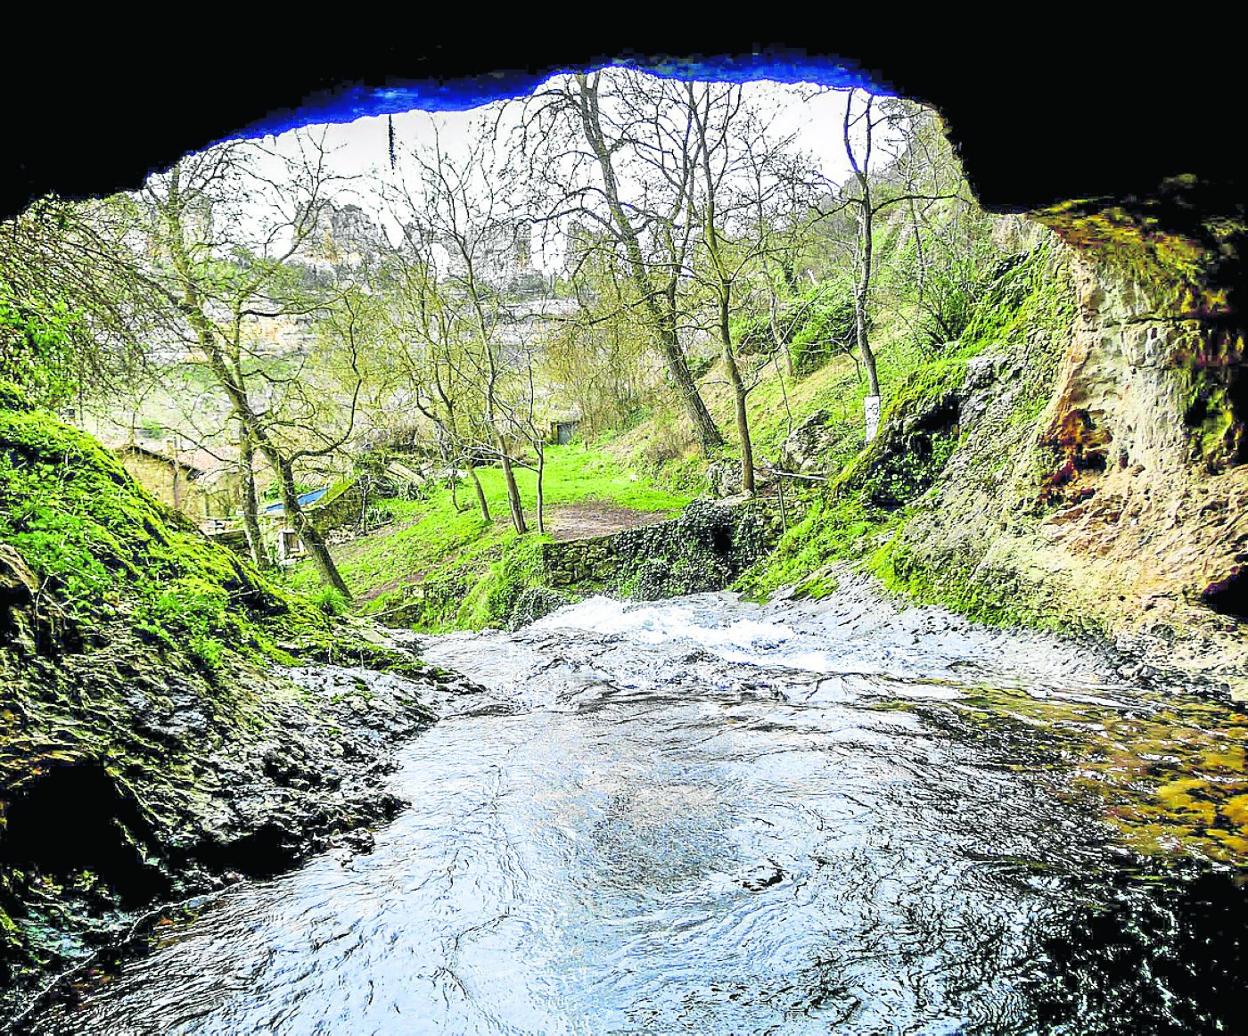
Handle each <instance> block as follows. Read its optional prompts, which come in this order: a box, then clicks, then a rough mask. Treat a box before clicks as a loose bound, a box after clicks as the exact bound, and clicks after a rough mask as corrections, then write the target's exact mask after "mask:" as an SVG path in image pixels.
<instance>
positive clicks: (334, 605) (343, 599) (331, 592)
mask: <svg viewBox="0 0 1248 1036" xmlns="http://www.w3.org/2000/svg"><path fill="white" fill-rule="evenodd" d="M309 596H310V597H311V599H312V603H313V604H314V605H316V607H317V608H319V609H320V610H321V611H322V612H324V613H325V614H326V615H345V614H346V612H347V609H348V608H350V607H351V602H350V601H348V600H347V595H346V594H344V593H343V592H342V591H341V590H339V589H338V588H337V587H336V586H322V587H318V588H317V589H316V590H314V591H312V593H311V594H310V595H309Z"/></svg>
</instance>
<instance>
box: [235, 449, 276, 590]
mask: <svg viewBox="0 0 1248 1036" xmlns="http://www.w3.org/2000/svg"><path fill="white" fill-rule="evenodd" d="M238 448H239V467H240V468H241V469H242V474H243V531H244V532H245V533H246V534H247V550H248V553H250V554H251V561H252V564H254V565H255V566H256V568H259V569H262V570H263V569H266V568H268V567H269V555H268V552H267V551H266V550H265V549H264V537H263V536H262V535H261V533H260V502H259V500H258V499H257V496H256V468H255V460H256V448H255V445H254V444H253V443H252V441H251V436H250V435H248V434H247V433H246V432H244V433H243V435H242V437H241V439H240V441H239V444H238Z"/></svg>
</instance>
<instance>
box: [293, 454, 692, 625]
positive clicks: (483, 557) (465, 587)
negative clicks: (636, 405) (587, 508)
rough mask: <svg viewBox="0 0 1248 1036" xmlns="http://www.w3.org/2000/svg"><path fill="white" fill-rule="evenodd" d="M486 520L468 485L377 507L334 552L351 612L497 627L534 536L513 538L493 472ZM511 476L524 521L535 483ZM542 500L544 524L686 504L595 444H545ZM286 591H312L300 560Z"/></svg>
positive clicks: (528, 570)
mask: <svg viewBox="0 0 1248 1036" xmlns="http://www.w3.org/2000/svg"><path fill="white" fill-rule="evenodd" d="M478 475H479V477H480V479H481V483H482V486H483V488H484V489H485V493H486V499H487V501H488V503H489V507H490V514H491V517H492V518H493V521H492V522H490V523H488V524H487V523H486V522H485V521H484V520H482V518H481V512H480V510H479V509H478V508H477V505H476V499H475V495H474V493H473V490H472V488H471V486H461V487H460V489H459V494H458V496H459V505H460V507H461V508H462V510H456V508H455V506H454V504H453V503H452V500H451V493H450V490H449V489H447V488H446V487H444V486H439V487H436V488H435V489H433V490H432V491H431V492H430V494H429V496H428V497H427V498H425V499H421V500H412V501H408V500H387V501H384V502H383V503H382V507H383V508H384V509H385V510H386V511H387V512H389V514H390V516H391V517H392V519H393V522H392V523H391V524H390V525H387V526H385V527H383V528H382V529H381V530H379V531H378V532H376V533H373V534H371V535H368V536H364V537H361V538H360V539H357V540H355V541H353V542H351V543H348V544H345V545H343V546H341V547H337V548H335V550H334V557H335V560H336V561H337V563H338V567H339V569H340V571H341V572H342V575H343V577H344V578H345V579H346V581H347V585H348V586H349V587H350V588H351V591H352V593H353V594H355V595H356V597H357V600H358V606H359V609H360V611H361V612H363V613H364V614H367V615H378V616H382V617H384V618H385V619H386V620H387V621H390V622H393V623H400V624H407V625H411V626H413V627H415V628H419V629H429V630H443V629H450V628H465V629H479V628H481V627H483V626H486V625H490V624H492V623H497V622H500V621H502V620H504V619H505V618H506V617H507V615H508V614H509V612H510V609H511V606H512V604H513V603H514V599H515V597H516V596H517V595H518V593H519V592H520V590H522V589H524V588H525V587H526V586H529V585H531V584H532V583H533V581H534V580H535V578H536V572H535V570H534V564H535V561H536V552H537V548H538V544H540V543H541V542H542V540H543V537H540V536H538V535H537V533H536V531H534V532H531V533H530V534H529V535H527V536H525V537H523V538H522V537H518V536H517V535H516V533H515V531H514V530H513V529H512V527H511V524H510V521H509V518H508V512H507V497H506V489H505V487H504V484H503V474H502V471H501V470H499V469H497V468H482V469H480V470H479V472H478ZM516 479H517V482H518V484H519V487H520V495H521V499H522V501H523V503H524V506H525V512H526V515H527V517H528V519H529V521H530V523H531V524H533V523H534V522H535V519H534V513H535V510H536V506H537V477H536V475H535V474H534V473H533V472H531V471H526V470H518V471H517V473H516ZM544 495H545V499H546V513H547V520H548V523H552V524H554V523H557V522H558V520H559V510H560V508H561V507H567V506H569V505H575V504H586V503H589V502H597V503H604V504H610V505H612V506H614V507H616V508H620V509H623V510H626V511H632V512H637V513H639V514H661V515H663V516H668V515H674V514H676V513H678V512H679V511H680V510H681V509H682V508H683V507H684V506H685V505H686V504H687V503H688V502H689V501H690V500H691V499H692V498H693V494H692V493H690V492H688V491H680V490H673V489H665V488H662V487H660V486H659V485H657V484H656V483H655V482H654V480H653V479H651V478H649V477H646V476H644V475H640V474H637V473H636V472H634V471H630V470H629V468H628V467H627V466H626V465H625V464H624V463H623V462H622V461H621V459H619V458H618V457H616V456H614V455H612V454H611V453H609V452H608V451H606V450H605V449H602V448H600V447H588V446H584V445H580V444H572V445H568V446H551V447H549V448H548V449H547V453H546V472H545V477H544ZM289 581H290V584H291V585H292V586H294V587H296V588H299V589H307V590H313V589H315V588H316V586H317V584H318V576H317V574H316V571H315V570H314V569H313V568H312V566H311V564H310V563H307V562H304V563H302V564H301V565H299V566H298V567H296V568H295V569H294V570H292V572H291V573H290V578H289Z"/></svg>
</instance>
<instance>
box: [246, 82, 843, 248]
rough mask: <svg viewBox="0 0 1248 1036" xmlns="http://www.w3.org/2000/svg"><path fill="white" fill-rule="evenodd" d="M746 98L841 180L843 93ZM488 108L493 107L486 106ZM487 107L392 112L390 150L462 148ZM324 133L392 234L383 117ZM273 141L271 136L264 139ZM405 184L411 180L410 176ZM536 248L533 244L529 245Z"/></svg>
mask: <svg viewBox="0 0 1248 1036" xmlns="http://www.w3.org/2000/svg"><path fill="white" fill-rule="evenodd" d="M744 91H745V95H746V98H747V101H755V102H758V103H760V104H765V105H768V106H769V107H774V109H775V110H776V112H777V114H776V118H775V120H774V121H773V123H772V126H773V128H774V130H775V131H776V133H777V135H780V136H783V135H787V134H789V133H796V134H797V146H798V147H799V148H800V149H801V150H803V151H806V152H808V153H809V154H811V155H813V156H814V157H815V158H816V160H817V161H818V163H819V165H820V167H821V168H822V170H823V172H824V175H826V176H827V177H828V178H829V179H830V180H832V181H834V182H837V183H839V182H841V181H842V180H844V179H845V178H846V177H847V176H848V175H849V172H850V168H849V163H848V161H847V159H846V157H845V152H844V147H843V144H842V140H841V120H842V118H843V116H844V112H845V98H846V94H845V93H844V92H837V91H829V90H821V89H820V88H818V87H815V86H811V85H805V84H796V85H794V84H780V83H774V82H766V81H762V82H756V83H747V84H745V86H744ZM489 107H493V106H489ZM486 110H487V109H485V108H476V109H472V110H470V111H462V112H433V113H430V112H423V111H411V112H406V113H403V114H400V115H394V116H392V117H391V118H392V119H393V124H394V134H395V150H396V153H397V156H398V161H399V164H400V171H401V167H402V156H403V154H404V153H405V152H409V151H410V150H411V149H412V148H413V146H414V145H421V144H426V143H432V141H433V137H434V133H435V128H436V132H437V134H438V137H439V139H440V142H441V145H442V148H443V150H444V151H446V152H448V153H451V154H454V153H455V152H456V151H462V149H463V148H464V147H465V146H466V145H467V142H468V141H469V140H470V139H471V134H472V133H473V129H474V125H475V124H476V123H477V120H478V119H480V118H481V115H482V113H483V112H484V111H486ZM322 129H323V130H324V132H325V141H326V145H327V147H328V148H329V149H330V150H331V151H332V157H331V160H330V164H331V166H332V168H333V170H334V171H335V172H337V173H339V174H341V175H344V176H358V177H360V178H361V179H360V180H359V181H358V186H357V187H356V189H355V193H356V195H357V197H356V198H355V199H354V200H356V201H357V203H358V204H360V205H361V206H362V207H363V208H364V209H366V210H367V211H369V213H370V214H371V215H372V216H373V218H374V219H376V220H377V222H378V223H379V224H380V225H382V226H383V227H385V228H386V229H387V231H388V232H390V233H391V234H392V235H394V232H395V231H396V230H397V227H396V225H395V222H394V221H393V220H392V219H390V218H389V217H388V215H387V212H386V206H385V205H384V204H383V203H382V202H381V201H380V199H379V198H378V197H377V195H376V193H375V188H373V187H370V186H369V181H370V178H372V177H374V176H381V177H382V178H392V177H394V176H395V175H396V174H395V173H394V172H392V171H391V169H390V146H389V141H390V136H389V120H388V119H387V117H386V116H369V117H365V118H362V119H357V120H356V121H355V122H351V123H345V124H337V125H327V126H323V127H315V126H314V127H308V128H307V130H305V131H304V132H307V131H308V130H312V131H314V132H319V131H320V130H322ZM294 133H295V131H291V132H289V133H285V134H282V135H281V136H279V137H277V138H276V141H277V146H278V148H279V149H281V150H286V149H287V148H290V149H291V150H293V140H294ZM269 139H270V140H272V139H273V138H269ZM409 182H410V179H409ZM534 244H535V248H536V246H537V242H535V243H534ZM534 261H535V262H536V263H537V264H538V265H540V266H545V267H546V268H547V269H548V270H549V269H552V268H554V267H555V266H556V265H557V264H558V262H559V258H558V257H557V256H554V255H546V256H542V255H540V254H535V255H534Z"/></svg>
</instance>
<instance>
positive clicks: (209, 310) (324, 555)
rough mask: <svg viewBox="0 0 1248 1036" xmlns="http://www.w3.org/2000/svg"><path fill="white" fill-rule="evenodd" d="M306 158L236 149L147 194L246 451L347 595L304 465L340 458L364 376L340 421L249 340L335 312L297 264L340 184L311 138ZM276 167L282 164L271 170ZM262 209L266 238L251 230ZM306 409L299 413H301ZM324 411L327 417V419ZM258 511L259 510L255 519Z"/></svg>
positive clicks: (163, 248)
mask: <svg viewBox="0 0 1248 1036" xmlns="http://www.w3.org/2000/svg"><path fill="white" fill-rule="evenodd" d="M298 147H299V150H298V154H297V155H295V156H294V157H290V156H287V155H281V154H278V153H276V152H272V151H267V150H266V149H264V148H262V147H260V146H259V145H256V144H250V143H237V144H227V145H223V146H221V147H218V148H214V149H212V150H210V151H207V152H203V153H201V154H199V155H194V156H191V157H189V158H187V159H184V160H182V161H181V162H179V163H178V164H177V165H175V166H174V167H173V168H172V169H171V170H170V171H169V172H168V173H166V174H163V175H160V176H156V177H153V178H152V179H151V180H149V182H148V184H147V185H146V186H145V188H144V192H143V199H144V200H145V201H146V203H147V204H148V206H149V208H150V211H151V213H152V217H153V223H152V227H151V229H152V238H153V240H154V241H155V242H156V243H157V244H158V247H159V249H160V252H161V255H162V256H163V258H164V259H165V260H166V261H167V264H168V265H167V267H166V268H165V272H166V273H167V284H168V288H167V290H168V292H169V295H170V297H171V298H173V299H174V300H175V301H176V304H177V308H178V310H179V312H180V314H181V315H182V317H183V318H184V319H185V321H186V324H187V326H188V327H189V329H190V331H191V334H192V336H193V339H194V341H195V342H196V344H197V345H198V347H199V349H200V351H201V352H202V354H203V357H204V359H205V360H206V362H207V367H208V369H209V370H210V371H211V372H212V374H213V376H214V377H215V379H216V381H217V383H218V385H219V386H220V388H221V390H222V391H223V392H224V394H225V396H226V399H227V400H228V402H229V406H230V410H231V413H232V415H233V417H234V418H235V420H236V421H237V422H238V424H239V426H240V429H241V435H242V437H243V443H244V446H243V450H244V453H245V454H246V452H247V451H248V450H254V451H259V452H261V453H263V454H264V456H265V457H266V458H267V460H268V461H269V464H270V466H271V467H272V469H273V471H274V474H275V475H276V478H277V484H278V489H279V493H280V495H281V499H282V504H283V508H284V511H285V514H286V517H287V519H288V520H289V521H290V523H291V525H292V526H293V527H294V529H295V532H296V533H297V534H298V536H299V538H300V540H301V542H302V543H303V545H304V548H305V549H306V550H307V552H308V554H309V556H310V557H311V558H312V560H313V562H314V563H315V564H316V566H317V568H318V570H319V571H320V573H321V575H322V577H323V578H324V580H325V581H326V582H327V583H328V584H330V585H331V586H333V587H334V588H335V589H337V590H338V591H339V592H340V593H342V594H344V595H345V596H348V597H349V596H350V590H349V589H348V587H347V585H346V582H345V581H344V580H343V578H342V576H341V574H340V573H339V571H338V568H337V566H336V565H335V563H334V561H333V558H332V557H331V556H330V553H329V549H328V547H327V546H326V544H325V541H324V538H323V537H322V536H321V534H320V532H319V531H318V530H317V529H316V526H315V525H314V523H313V522H312V521H311V519H309V517H308V516H307V514H306V513H305V512H304V510H303V508H302V506H301V505H300V503H299V492H298V489H297V485H296V478H295V471H296V466H297V465H298V464H300V463H301V462H303V461H306V460H308V459H310V458H318V457H325V456H328V455H329V454H332V453H334V452H336V451H337V450H339V449H341V447H342V446H343V445H344V444H345V443H346V442H347V440H348V439H349V438H350V436H351V433H352V431H353V429H354V424H355V412H356V403H357V401H358V391H359V378H358V374H357V380H356V387H355V392H354V393H353V395H352V398H351V401H350V404H349V406H348V407H347V408H346V415H345V420H342V421H341V422H334V423H332V424H331V425H329V427H330V429H332V430H330V431H327V430H326V428H325V426H324V425H323V424H322V423H321V421H320V420H317V419H313V418H312V414H313V412H314V410H315V409H316V408H314V407H312V406H310V404H312V403H314V402H316V400H317V394H316V392H315V390H314V389H311V388H310V386H309V385H308V383H307V380H306V379H302V378H300V377H298V376H295V375H290V374H281V375H274V374H272V373H270V372H269V371H268V370H267V369H266V367H265V365H264V364H263V363H260V362H257V356H256V354H255V352H254V350H253V349H252V348H251V347H250V345H249V342H248V330H249V328H250V327H251V326H252V322H253V321H258V320H273V319H279V318H284V317H293V316H297V315H308V314H312V313H320V314H324V313H326V312H327V311H328V309H329V300H327V299H326V298H324V297H323V296H320V295H319V294H318V293H311V294H309V293H305V292H301V291H299V290H297V288H298V284H297V280H298V278H297V275H296V274H295V273H294V272H293V271H292V270H291V268H290V266H289V265H288V264H289V262H290V260H291V259H292V258H294V257H295V256H296V254H297V253H298V252H299V251H300V249H301V247H302V246H303V245H304V244H305V242H306V241H307V240H308V239H309V237H310V236H311V235H312V234H313V233H314V231H315V230H316V228H317V226H318V224H319V221H320V217H321V215H322V213H323V212H324V211H325V208H326V206H327V204H328V203H329V200H330V197H329V196H330V191H331V190H332V189H333V188H334V186H335V181H336V178H335V177H334V176H332V175H331V174H330V173H329V172H328V171H327V170H326V166H325V153H324V149H323V147H322V146H321V145H320V144H319V143H318V142H317V141H316V140H315V139H313V138H311V137H308V136H306V135H301V136H300V138H299V145H298ZM270 166H275V167H276V168H277V169H278V172H277V173H276V174H273V173H269V172H268V171H267V170H268V168H269V167H270ZM240 202H241V203H242V205H243V206H253V207H257V208H262V210H263V219H261V220H260V221H259V223H260V225H261V226H262V228H263V229H262V230H261V232H260V234H259V235H258V236H256V235H253V234H252V233H250V232H248V231H245V230H244V229H243V228H244V227H246V226H248V225H249V224H250V222H251V221H254V213H251V212H244V211H242V210H241V207H240ZM336 301H337V302H338V303H340V304H341V305H342V306H343V309H342V311H341V313H340V315H339V316H340V322H339V324H338V329H339V330H340V331H341V332H342V334H343V335H344V339H343V341H344V345H345V349H346V352H347V355H348V357H349V360H348V363H349V365H351V366H355V365H356V360H357V357H358V350H359V342H358V339H357V337H356V332H357V329H358V319H357V318H358V307H359V300H358V299H355V300H352V298H351V296H350V294H349V293H341V294H339V296H338V298H337V300H336ZM275 388H281V389H283V390H285V394H286V395H287V396H292V397H294V398H295V401H296V403H301V404H302V406H303V413H301V414H299V413H296V414H292V413H291V412H290V410H289V409H288V410H287V411H286V412H285V413H283V412H282V410H281V409H280V408H276V407H274V406H273V405H272V402H273V401H272V395H273V392H272V390H274V389H275ZM296 410H298V407H296ZM320 416H323V412H319V413H318V417H320ZM254 509H255V499H254V492H249V493H248V494H247V499H246V500H245V501H244V511H245V528H246V531H247V535H248V537H249V540H251V541H252V542H251V550H252V552H253V555H254V554H256V553H258V551H259V545H258V544H257V543H256V542H254V540H252V538H253V537H255V536H257V535H258V522H257V521H255V519H254ZM248 512H251V513H248Z"/></svg>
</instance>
